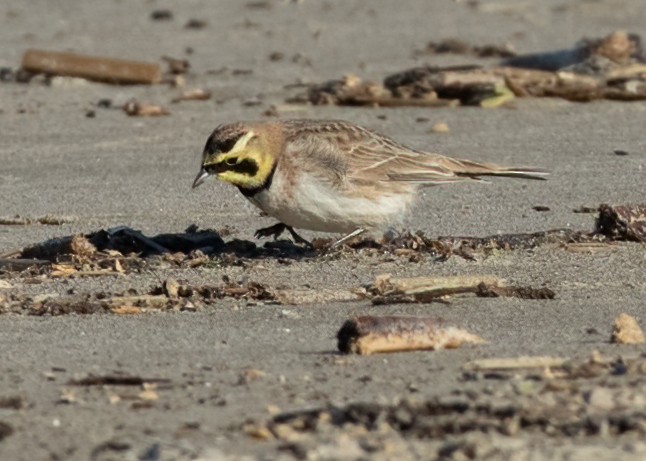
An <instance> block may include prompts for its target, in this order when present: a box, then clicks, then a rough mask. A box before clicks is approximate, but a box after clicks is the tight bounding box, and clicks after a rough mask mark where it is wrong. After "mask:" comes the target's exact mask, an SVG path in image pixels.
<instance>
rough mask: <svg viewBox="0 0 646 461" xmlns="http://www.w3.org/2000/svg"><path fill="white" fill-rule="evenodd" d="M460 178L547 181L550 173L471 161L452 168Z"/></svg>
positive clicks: (541, 170) (465, 161)
mask: <svg viewBox="0 0 646 461" xmlns="http://www.w3.org/2000/svg"><path fill="white" fill-rule="evenodd" d="M452 169H453V172H454V173H455V174H456V175H458V176H468V177H470V178H474V179H477V178H478V177H480V176H502V177H509V178H523V179H536V180H540V181H544V180H546V179H547V178H546V176H548V175H549V174H550V173H549V171H548V170H545V169H543V168H532V167H507V166H501V165H496V164H494V163H478V162H473V161H471V160H457V161H456V165H454V167H453V168H452Z"/></svg>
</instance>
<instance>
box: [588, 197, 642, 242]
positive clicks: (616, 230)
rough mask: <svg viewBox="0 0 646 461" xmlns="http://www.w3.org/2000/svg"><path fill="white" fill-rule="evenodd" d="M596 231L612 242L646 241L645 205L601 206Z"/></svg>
mask: <svg viewBox="0 0 646 461" xmlns="http://www.w3.org/2000/svg"><path fill="white" fill-rule="evenodd" d="M596 231H597V232H598V233H600V234H603V235H605V236H607V237H609V238H611V239H612V240H631V241H637V242H644V241H646V205H637V206H610V205H601V206H600V207H599V217H598V218H597V222H596Z"/></svg>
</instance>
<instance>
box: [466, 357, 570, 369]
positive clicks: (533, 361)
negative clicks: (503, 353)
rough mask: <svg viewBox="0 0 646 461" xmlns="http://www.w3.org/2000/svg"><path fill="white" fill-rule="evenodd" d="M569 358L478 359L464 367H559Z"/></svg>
mask: <svg viewBox="0 0 646 461" xmlns="http://www.w3.org/2000/svg"><path fill="white" fill-rule="evenodd" d="M569 361H570V359H565V358H561V357H547V356H538V357H513V358H491V359H479V360H474V361H472V362H469V363H467V364H466V365H465V366H464V368H465V369H466V370H472V371H484V370H518V369H522V368H560V367H563V366H564V365H565V364H566V363H568V362H569Z"/></svg>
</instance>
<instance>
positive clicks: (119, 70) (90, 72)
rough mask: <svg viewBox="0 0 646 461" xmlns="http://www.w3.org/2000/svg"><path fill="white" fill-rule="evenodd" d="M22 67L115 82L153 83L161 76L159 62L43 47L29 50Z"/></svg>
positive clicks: (50, 73) (31, 70)
mask: <svg viewBox="0 0 646 461" xmlns="http://www.w3.org/2000/svg"><path fill="white" fill-rule="evenodd" d="M22 68H23V69H24V70H26V71H28V72H32V73H38V74H48V75H63V76H69V77H81V78H86V79H88V80H94V81H99V82H105V83H115V84H154V83H159V82H161V79H162V74H161V68H160V67H159V65H158V64H150V63H145V62H139V61H126V60H122V59H112V58H105V57H99V56H87V55H81V54H76V53H60V52H55V51H43V50H27V51H26V52H25V54H24V56H23V59H22Z"/></svg>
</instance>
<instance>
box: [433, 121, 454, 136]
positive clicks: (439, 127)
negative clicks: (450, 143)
mask: <svg viewBox="0 0 646 461" xmlns="http://www.w3.org/2000/svg"><path fill="white" fill-rule="evenodd" d="M449 131H451V129H450V128H449V126H448V125H447V124H446V123H444V122H440V123H436V124H435V125H433V127H432V128H431V132H432V133H448V132H449Z"/></svg>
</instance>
